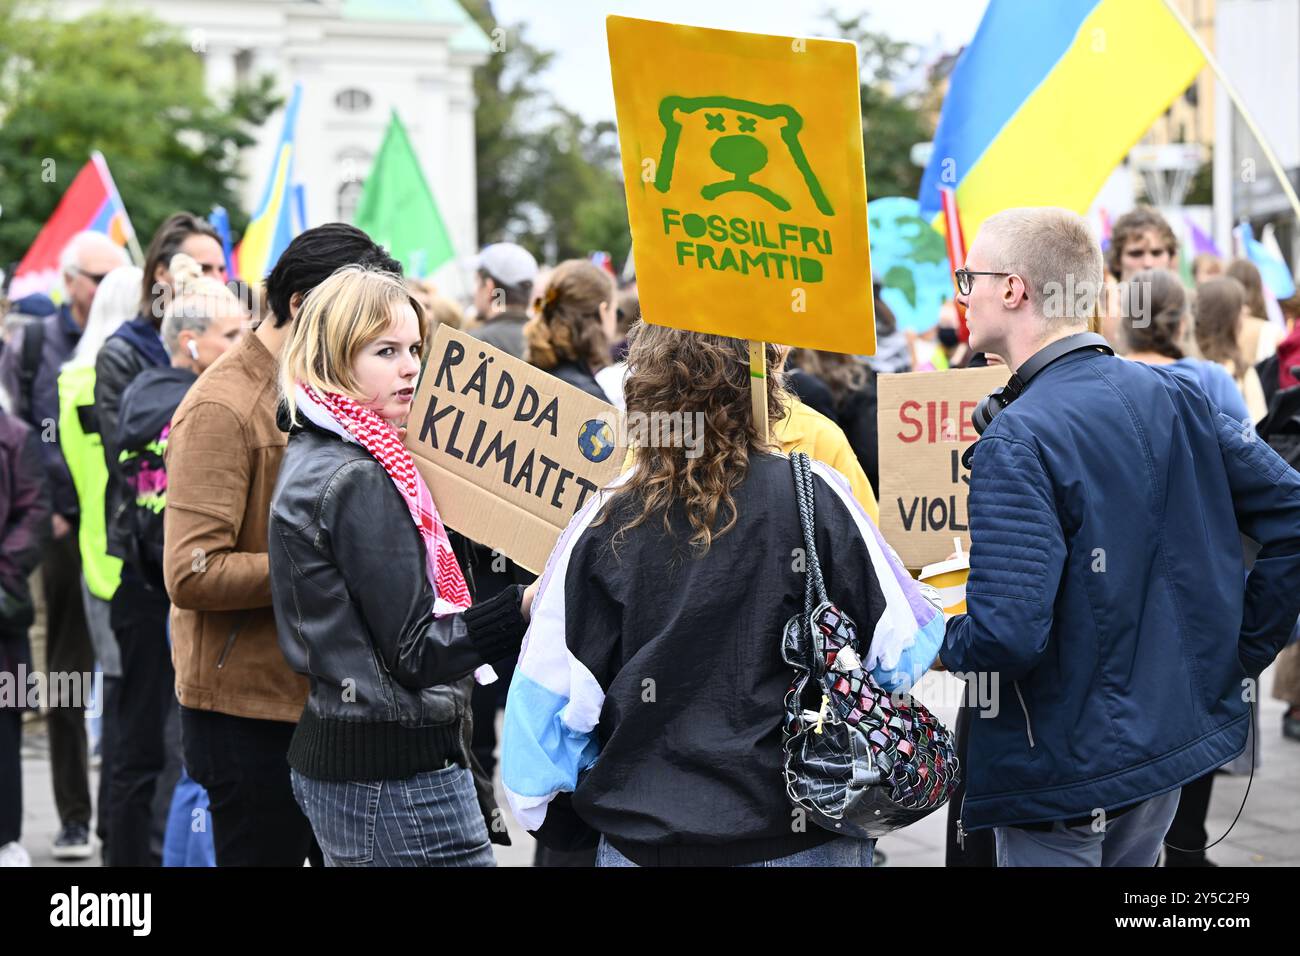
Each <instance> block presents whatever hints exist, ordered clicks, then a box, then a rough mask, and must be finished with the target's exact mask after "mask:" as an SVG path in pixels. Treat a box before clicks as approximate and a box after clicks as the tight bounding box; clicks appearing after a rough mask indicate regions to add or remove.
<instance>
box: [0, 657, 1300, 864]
mask: <svg viewBox="0 0 1300 956" xmlns="http://www.w3.org/2000/svg"><path fill="white" fill-rule="evenodd" d="M1263 687H1264V695H1263V700H1262V702H1261V703H1262V706H1261V715H1260V716H1261V719H1260V726H1261V733H1260V740H1261V743H1262V753H1261V758H1260V764H1259V766H1258V767H1257V768H1256V771H1255V779H1254V782H1253V784H1251V789H1250V798H1249V800H1248V801H1247V804H1246V808H1245V810H1244V812H1243V813H1242V814H1241V819H1240V820H1238V821H1237V824H1236V826H1235V827H1234V828H1233V830H1232V833H1231V834H1230V835H1229V836H1228V838H1227V839H1226V840H1224V841H1223V842H1222V843H1220V844H1219V845H1218V846H1216V847H1214V848H1213V849H1212V850H1211V851H1210V857H1211V859H1213V860H1214V861H1215V862H1217V863H1219V864H1221V865H1225V866H1298V865H1300V799H1298V797H1300V742H1296V741H1292V740H1287V739H1285V738H1283V737H1282V733H1281V721H1282V716H1281V715H1282V711H1283V705H1282V704H1281V702H1279V701H1275V700H1273V699H1272V698H1271V697H1269V696H1268V694H1269V691H1270V690H1271V688H1272V673H1271V671H1270V672H1265V675H1264V680H1263ZM959 692H960V685H959V684H958V682H957V681H956V680H955V679H954V678H952V677H950V676H949V675H947V674H938V673H932V674H930V675H928V676H927V677H926V680H925V681H924V682H923V684H922V686H921V687H920V688H919V689H918V690H917V697H918V698H920V699H921V700H922V701H925V702H926V704H927V706H930V708H931V709H932V710H933V711H934V712H935V713H936V714H937V715H938V716H939V717H940V718H941V719H943V720H944V721H948V722H950V721H952V719H953V718H954V716H955V713H956V709H957V702H958V700H959V699H960V698H959V696H958V694H959ZM47 755H48V748H47V745H46V737H45V728H44V723H43V721H34V722H29V723H28V725H27V727H26V730H25V734H24V742H23V794H24V799H25V812H24V820H23V843H24V845H25V846H26V847H27V849H28V852H30V853H31V855H32V861H33V863H35V864H36V865H47V866H48V865H60V866H67V865H96V864H97V860H95V861H91V863H88V864H56V863H55V862H54V860H53V858H52V857H51V855H50V841H51V840H52V839H53V837H54V834H55V832H56V831H57V829H58V819H57V816H56V814H55V812H54V798H53V795H52V793H51V790H50V775H49V760H48V756H47ZM96 777H97V774H96ZM96 784H97V779H96V781H95V782H93V783H92V787H91V792H92V793H94V792H95V790H94V787H95V785H96ZM1246 784H1247V778H1246V777H1244V776H1243V777H1230V776H1224V775H1220V776H1219V777H1218V778H1217V779H1216V781H1215V784H1214V796H1213V800H1212V802H1211V804H1210V815H1209V825H1208V830H1209V831H1210V834H1211V839H1217V838H1218V837H1219V836H1221V835H1222V834H1223V832H1224V831H1225V830H1227V828H1228V825H1229V824H1230V823H1231V822H1232V820H1233V817H1234V816H1236V814H1237V810H1238V808H1239V807H1240V806H1241V799H1242V796H1243V794H1245V792H1246ZM501 804H502V806H505V800H504V799H502V800H501ZM508 814H509V811H508V810H507V815H508ZM944 819H945V815H944V812H943V811H940V812H937V813H934V814H931V815H930V816H929V817H927V818H926V819H925V820H922V821H921V822H920V823H918V824H915V825H914V826H912V827H909V828H907V829H906V830H902V831H900V832H898V833H895V834H893V835H891V836H889V837H888V838H886V839H885V840H882V841H881V843H880V848H881V849H882V850H884V852H885V853H886V854H887V855H888V858H889V859H888V865H889V866H942V865H943V854H944ZM509 825H510V831H511V834H512V836H513V839H514V846H511V847H506V848H502V847H497V848H496V849H497V861H498V863H499V864H500V865H502V866H528V865H530V864H531V862H532V855H533V841H532V839H531V838H530V837H529V836H528V835H527V834H526V833H523V832H522V831H521V830H520V829H519V827H518V825H517V824H516V823H515V821H514V819H513V818H512V817H511V818H509Z"/></svg>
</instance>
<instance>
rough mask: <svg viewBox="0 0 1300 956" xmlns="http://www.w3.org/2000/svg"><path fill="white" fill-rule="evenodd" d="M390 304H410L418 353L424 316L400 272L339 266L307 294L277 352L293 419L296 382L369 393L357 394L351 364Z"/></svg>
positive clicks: (378, 329)
mask: <svg viewBox="0 0 1300 956" xmlns="http://www.w3.org/2000/svg"><path fill="white" fill-rule="evenodd" d="M395 305H409V306H410V307H411V308H413V309H414V310H415V318H416V321H417V322H419V325H420V356H421V358H423V356H424V349H425V342H424V340H425V335H426V333H427V331H428V319H427V318H426V317H425V314H424V309H423V308H421V306H420V303H419V302H417V301H416V300H415V299H414V298H412V296H411V294H410V293H409V292H408V291H407V289H406V283H405V282H404V281H403V280H402V278H401V276H397V275H394V274H392V273H391V272H380V271H378V270H374V269H366V268H364V267H363V266H344V267H343V268H341V269H339V270H338V271H336V272H335V273H334V274H333V275H331V276H330V277H329V278H328V279H326V280H325V281H324V282H322V283H321V284H320V285H318V286H316V288H314V289H312V290H311V292H309V293H308V294H307V297H306V298H305V299H303V301H302V308H301V309H299V310H298V317H297V318H296V319H295V320H294V321H293V331H292V332H290V333H289V340H288V341H287V342H286V343H285V344H284V349H283V351H281V353H280V394H281V395H282V396H283V398H284V400H285V402H286V404H287V405H288V406H289V417H290V419H291V420H292V421H294V422H295V423H296V422H297V421H298V404H297V402H296V401H295V396H294V386H295V385H297V384H299V383H301V384H303V385H310V386H311V387H312V388H314V389H316V391H318V392H338V393H340V394H342V395H347V396H348V397H349V398H351V399H353V400H355V401H358V402H368V401H370V399H371V398H372V397H373V396H370V395H362V394H361V389H360V386H358V385H357V381H356V379H355V378H354V377H353V375H352V364H353V362H355V361H356V358H357V355H359V354H360V352H361V350H362V349H364V348H365V347H366V346H367V345H369V344H370V343H371V342H373V341H375V340H376V339H377V338H379V337H380V336H381V335H383V334H384V332H385V331H387V329H388V327H389V326H390V325H391V324H392V314H393V306H395Z"/></svg>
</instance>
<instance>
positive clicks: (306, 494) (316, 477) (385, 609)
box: [269, 409, 525, 780]
mask: <svg viewBox="0 0 1300 956" xmlns="http://www.w3.org/2000/svg"><path fill="white" fill-rule="evenodd" d="M281 424H282V426H287V424H288V423H287V421H286V420H285V414H284V410H283V409H281ZM288 430H289V443H288V447H287V448H286V449H285V455H284V461H283V463H282V465H281V468H280V475H279V479H278V481H277V482H276V488H275V493H274V496H273V497H272V500H271V518H270V542H269V545H270V568H271V591H272V600H273V604H274V607H275V617H276V625H277V631H278V635H279V641H280V647H281V649H282V650H283V651H284V655H285V658H286V659H287V660H288V662H289V666H290V667H292V668H293V669H294V670H296V671H298V672H299V673H302V674H305V675H306V676H307V677H308V678H309V679H310V691H309V695H308V699H307V706H306V708H305V710H304V711H303V716H302V720H301V721H300V722H299V725H298V730H297V732H296V733H295V736H294V741H293V743H292V744H291V746H290V753H289V763H290V765H291V766H293V767H294V769H296V770H298V771H299V772H300V773H303V774H305V775H306V776H310V777H314V778H316V779H343V780H375V779H399V778H403V777H407V776H410V775H412V774H414V773H419V772H423V771H426V770H436V769H440V768H441V767H442V766H443V765H444V762H445V760H447V759H453V760H455V761H456V762H458V763H462V764H466V765H468V756H467V755H466V754H465V753H464V752H463V751H464V745H463V741H462V732H463V731H464V729H465V726H464V725H465V724H467V722H468V720H469V694H470V690H471V689H472V686H473V679H472V677H470V676H469V675H471V674H472V672H473V671H474V669H475V668H477V667H478V666H479V665H481V664H484V663H486V662H488V661H495V660H499V659H500V658H502V657H505V656H506V655H508V654H511V653H513V652H515V651H516V650H517V649H518V647H519V644H520V642H521V640H522V639H523V634H524V629H525V623H524V620H523V617H522V615H521V614H520V610H519V602H520V597H521V595H522V591H523V589H522V588H520V587H512V588H507V589H506V590H505V591H503V592H502V593H501V594H500V595H498V596H497V597H495V598H493V599H492V600H490V601H487V602H484V603H483V604H480V605H475V606H474V607H473V608H471V609H470V610H469V611H466V612H465V613H463V614H455V615H449V616H445V617H442V618H440V619H435V618H434V616H433V605H434V592H433V587H432V585H431V584H430V583H429V581H428V575H427V573H426V570H425V551H424V544H423V542H422V540H421V538H420V534H419V532H418V530H417V529H416V527H415V523H414V522H413V521H412V520H411V515H410V512H409V511H408V510H407V507H406V503H405V502H404V501H403V500H402V497H401V494H400V493H399V492H398V490H397V488H396V486H395V485H394V484H393V481H392V479H391V478H389V476H388V473H387V472H386V471H385V470H384V468H383V466H382V465H381V464H380V463H379V462H378V461H376V460H375V459H374V458H373V457H372V456H371V455H370V454H369V452H367V451H366V450H365V449H364V448H363V447H361V446H360V445H358V444H354V443H352V442H345V441H343V440H342V439H340V438H339V437H338V436H336V435H333V434H331V433H328V432H325V431H323V430H321V429H318V428H316V427H315V426H314V425H312V424H311V423H309V422H305V421H304V422H303V424H301V425H298V426H294V427H293V428H290V429H288Z"/></svg>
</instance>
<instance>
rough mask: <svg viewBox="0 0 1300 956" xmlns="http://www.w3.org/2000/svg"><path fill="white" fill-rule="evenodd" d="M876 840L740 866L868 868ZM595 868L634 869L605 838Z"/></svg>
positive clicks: (844, 841)
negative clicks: (617, 867)
mask: <svg viewBox="0 0 1300 956" xmlns="http://www.w3.org/2000/svg"><path fill="white" fill-rule="evenodd" d="M875 848H876V841H875V840H854V839H850V838H849V837H836V838H835V839H833V840H828V841H827V842H825V843H823V844H821V845H820V846H815V847H811V848H809V849H807V850H800V851H799V852H798V853H791V854H790V855H789V856H783V857H780V858H779V859H775V860H761V861H760V862H758V863H742V864H740V865H741V866H870V865H871V855H872V853H873V852H874V851H875ZM596 865H597V866H636V864H635V863H633V862H632V861H631V860H629V859H628V858H627V857H625V856H624V855H623V854H622V853H619V852H618V850H616V849H614V847H613V846H612V845H610V844H609V843H608V842H607V841H606V840H605V838H604V837H603V836H602V837H601V838H600V845H599V846H597V847H596Z"/></svg>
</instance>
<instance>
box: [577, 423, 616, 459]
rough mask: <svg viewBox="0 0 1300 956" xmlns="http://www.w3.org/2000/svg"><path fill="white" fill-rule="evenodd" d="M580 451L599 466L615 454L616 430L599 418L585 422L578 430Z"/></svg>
mask: <svg viewBox="0 0 1300 956" xmlns="http://www.w3.org/2000/svg"><path fill="white" fill-rule="evenodd" d="M578 450H579V451H580V452H582V457H584V458H586V459H587V460H588V461H593V462H596V463H597V464H599V463H600V462H602V461H604V460H605V459H606V458H608V457H609V456H610V455H612V454H613V453H614V430H613V429H612V428H610V427H609V423H608V422H603V421H601V420H600V419H599V418H593V419H591V420H589V421H586V422H583V423H582V427H581V428H580V429H578Z"/></svg>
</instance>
